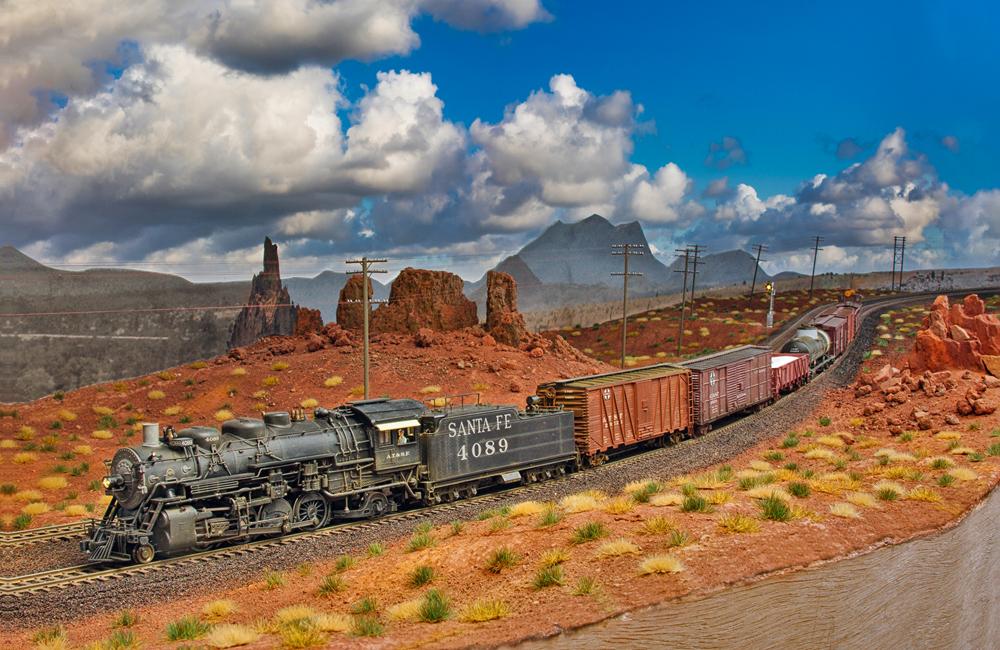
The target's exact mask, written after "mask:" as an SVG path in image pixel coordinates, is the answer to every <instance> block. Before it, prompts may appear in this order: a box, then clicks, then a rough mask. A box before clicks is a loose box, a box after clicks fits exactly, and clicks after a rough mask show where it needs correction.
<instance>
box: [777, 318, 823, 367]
mask: <svg viewBox="0 0 1000 650" xmlns="http://www.w3.org/2000/svg"><path fill="white" fill-rule="evenodd" d="M829 350H830V336H829V335H828V334H827V333H826V332H824V331H823V330H821V329H818V328H816V327H812V326H810V327H800V328H799V329H798V330H796V332H795V336H793V337H792V340H790V341H789V342H788V343H786V344H785V345H784V346H783V347H782V348H781V351H782V353H784V354H808V355H809V365H810V366H815V365H817V364H819V363H820V361H821V360H822V359H823V358H824V357H825V356H826V353H827V352H828V351H829Z"/></svg>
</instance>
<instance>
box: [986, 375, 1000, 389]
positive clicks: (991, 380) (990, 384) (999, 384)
mask: <svg viewBox="0 0 1000 650" xmlns="http://www.w3.org/2000/svg"><path fill="white" fill-rule="evenodd" d="M983 388H984V389H986V388H1000V379H997V378H996V377H994V376H993V375H983Z"/></svg>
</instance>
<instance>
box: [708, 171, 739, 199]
mask: <svg viewBox="0 0 1000 650" xmlns="http://www.w3.org/2000/svg"><path fill="white" fill-rule="evenodd" d="M733 192H734V190H733V188H731V187H729V177H728V176H723V177H722V178H713V179H712V180H710V181H709V182H708V186H707V187H706V188H705V190H704V191H703V192H702V193H701V196H702V198H706V199H720V198H724V197H729V196H732V195H733Z"/></svg>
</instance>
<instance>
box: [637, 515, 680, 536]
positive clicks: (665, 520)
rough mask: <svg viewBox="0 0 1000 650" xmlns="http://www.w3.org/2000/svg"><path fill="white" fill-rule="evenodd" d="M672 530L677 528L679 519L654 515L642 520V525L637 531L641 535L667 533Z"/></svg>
mask: <svg viewBox="0 0 1000 650" xmlns="http://www.w3.org/2000/svg"><path fill="white" fill-rule="evenodd" d="M672 530H677V521H676V520H675V519H673V518H671V517H664V516H662V515H654V516H652V517H650V518H649V519H647V520H646V521H644V522H642V526H640V527H639V530H638V531H637V532H638V533H639V534H640V535H665V534H667V533H669V532H670V531H672Z"/></svg>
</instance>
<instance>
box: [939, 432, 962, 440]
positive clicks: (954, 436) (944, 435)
mask: <svg viewBox="0 0 1000 650" xmlns="http://www.w3.org/2000/svg"><path fill="white" fill-rule="evenodd" d="M934 437H935V438H937V439H938V440H961V439H962V434H961V433H958V432H957V431H942V432H941V433H935V434H934Z"/></svg>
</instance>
